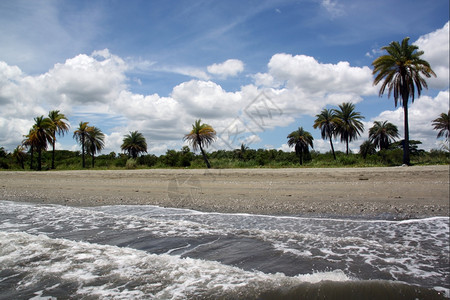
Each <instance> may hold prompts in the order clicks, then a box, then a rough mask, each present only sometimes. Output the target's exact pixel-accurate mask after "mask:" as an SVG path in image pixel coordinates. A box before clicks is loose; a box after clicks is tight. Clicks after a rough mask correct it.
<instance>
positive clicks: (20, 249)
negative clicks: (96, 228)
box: [0, 232, 350, 299]
mask: <svg viewBox="0 0 450 300" xmlns="http://www.w3.org/2000/svg"><path fill="white" fill-rule="evenodd" d="M0 264H1V265H2V267H3V268H5V269H17V268H20V272H23V273H26V274H27V275H26V276H25V278H24V280H22V282H21V283H20V284H19V286H18V287H17V288H18V289H19V290H20V289H21V288H24V287H25V286H30V285H33V284H38V283H39V282H40V281H42V280H43V279H44V278H47V277H48V276H53V277H56V278H60V279H61V281H63V282H74V283H77V286H78V288H77V290H76V293H77V294H78V295H80V296H83V295H90V296H97V297H112V298H126V297H129V298H133V297H138V296H142V295H154V297H155V298H164V299H179V298H189V297H193V296H195V295H201V294H202V293H214V294H213V295H212V296H213V297H214V296H217V297H220V296H224V295H227V293H228V292H230V291H231V292H234V291H235V290H239V289H240V288H245V289H247V288H248V287H249V286H252V287H253V288H254V291H255V292H258V293H259V292H261V291H264V290H265V289H269V288H270V289H272V288H274V287H279V286H292V285H296V284H300V283H304V282H312V283H314V282H319V281H321V280H335V281H346V280H350V278H349V277H347V276H346V275H345V274H344V273H343V272H342V271H333V272H327V273H314V274H309V275H299V276H296V277H288V276H285V275H283V274H280V273H278V274H274V275H271V274H264V273H262V272H257V271H255V272H249V271H244V270H242V269H239V268H236V267H231V266H226V265H223V264H220V263H218V262H211V261H203V260H198V259H191V258H180V257H178V256H170V255H165V254H163V255H155V254H148V253H146V252H143V251H139V250H134V249H129V248H119V247H115V246H105V245H98V244H89V243H86V242H74V241H69V240H65V239H51V238H49V237H47V236H44V235H39V236H34V235H30V234H26V233H5V232H0ZM18 266H20V267H18ZM99 280H100V281H101V282H103V284H102V285H98V281H99ZM208 295H209V294H208ZM37 296H39V295H37ZM209 296H211V295H209Z"/></svg>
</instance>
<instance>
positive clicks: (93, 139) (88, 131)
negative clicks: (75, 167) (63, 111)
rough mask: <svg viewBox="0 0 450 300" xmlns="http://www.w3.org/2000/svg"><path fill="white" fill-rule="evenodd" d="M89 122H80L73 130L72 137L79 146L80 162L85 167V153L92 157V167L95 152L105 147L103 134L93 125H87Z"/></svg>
mask: <svg viewBox="0 0 450 300" xmlns="http://www.w3.org/2000/svg"><path fill="white" fill-rule="evenodd" d="M88 124H89V122H80V124H79V125H78V128H77V129H76V130H75V131H74V132H73V138H74V139H75V140H76V141H77V142H78V144H80V146H81V164H82V167H83V168H85V167H86V160H85V153H88V154H90V155H91V157H92V167H94V164H95V162H94V160H95V154H96V153H97V152H100V151H101V150H102V149H103V148H104V147H105V134H104V133H103V132H102V131H101V130H100V129H99V128H97V127H95V126H89V125H88Z"/></svg>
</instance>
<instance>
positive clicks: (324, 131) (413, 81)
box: [1, 38, 450, 170]
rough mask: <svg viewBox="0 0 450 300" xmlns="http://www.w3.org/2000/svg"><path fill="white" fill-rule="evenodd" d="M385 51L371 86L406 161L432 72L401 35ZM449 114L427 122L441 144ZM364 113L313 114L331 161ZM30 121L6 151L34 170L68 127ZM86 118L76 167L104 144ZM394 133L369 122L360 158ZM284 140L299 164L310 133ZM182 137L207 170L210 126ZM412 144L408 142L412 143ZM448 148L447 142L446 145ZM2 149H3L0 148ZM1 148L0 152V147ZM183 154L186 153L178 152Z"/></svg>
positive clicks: (135, 149) (141, 148)
mask: <svg viewBox="0 0 450 300" xmlns="http://www.w3.org/2000/svg"><path fill="white" fill-rule="evenodd" d="M381 49H382V50H385V51H386V52H387V54H385V55H382V56H380V57H378V58H376V59H375V60H374V61H373V62H372V66H373V75H375V78H374V85H377V84H379V83H381V87H380V91H379V96H380V97H381V96H382V95H383V94H384V93H385V91H386V90H387V91H388V98H389V97H390V96H391V94H392V95H393V97H394V103H395V106H396V107H397V105H398V104H399V103H400V104H401V105H402V108H403V111H404V139H403V140H402V141H401V142H399V145H401V147H402V148H403V164H406V165H409V164H410V153H411V148H412V149H414V147H411V146H410V140H409V123H408V101H409V99H411V101H412V102H414V99H415V94H416V92H417V95H418V96H420V95H421V91H422V89H423V88H428V86H427V83H426V80H425V79H424V78H423V77H422V76H424V77H426V78H430V77H431V76H436V74H435V73H434V71H433V70H432V69H431V66H430V64H429V63H428V62H427V61H425V60H423V59H422V58H421V56H422V55H423V54H424V52H423V51H420V50H419V49H418V47H417V46H416V45H410V44H409V38H405V39H403V40H402V42H401V43H399V42H391V43H390V44H389V45H388V46H385V47H382V48H381ZM449 113H450V110H449V112H448V113H445V112H444V113H442V114H441V115H440V116H439V117H438V118H436V119H435V120H433V123H432V125H433V126H434V129H435V130H438V131H439V132H438V138H439V137H445V139H446V143H448V140H449V132H450V124H449ZM362 119H364V117H363V116H362V115H361V114H360V113H359V112H356V111H355V106H354V104H352V103H349V102H347V103H342V104H341V105H339V106H338V108H335V109H326V108H325V109H323V110H322V111H321V113H320V114H318V115H316V120H315V121H314V125H313V127H314V128H315V129H317V128H319V129H320V130H321V136H322V138H323V139H325V140H329V141H330V148H331V152H332V155H333V158H334V160H336V159H337V158H336V153H335V150H334V146H333V139H337V138H339V139H340V141H341V142H343V143H345V144H346V155H349V143H350V142H352V141H354V140H356V139H357V138H358V137H359V136H360V135H361V132H363V131H364V125H363V123H362V122H361V120H362ZM34 121H35V123H34V125H33V126H32V128H31V129H30V131H29V132H28V134H27V135H25V139H24V140H23V142H22V145H19V146H17V148H16V149H15V150H14V153H13V154H12V156H13V157H15V158H16V159H17V161H18V162H19V163H20V165H21V166H22V168H24V160H25V158H26V155H27V154H26V153H25V149H26V148H28V151H29V153H30V155H31V159H30V169H33V157H34V153H35V151H36V152H37V155H38V157H37V170H41V169H42V152H43V151H45V150H46V149H47V147H48V145H49V144H51V145H52V159H51V169H54V168H55V143H56V135H58V136H62V135H64V134H65V133H67V132H68V130H69V125H68V123H67V121H68V120H67V118H66V117H65V115H64V114H62V113H60V112H59V111H58V110H53V111H50V112H49V115H48V117H44V116H39V117H36V118H35V119H34ZM88 124H89V123H88V122H80V124H79V126H78V128H77V129H76V130H75V131H74V133H73V138H74V139H75V140H76V141H77V142H78V144H79V145H80V146H81V157H82V168H85V167H86V164H85V155H86V154H87V155H90V156H91V158H92V167H94V162H95V160H94V159H95V155H96V154H97V153H99V152H100V151H101V150H102V149H103V148H104V147H105V141H104V139H105V135H104V134H103V132H102V131H101V130H100V129H99V128H97V127H95V126H89V125H88ZM398 137H399V133H398V128H397V127H396V126H395V125H394V124H392V123H389V122H388V121H375V122H374V125H373V127H371V128H370V129H369V139H368V141H366V142H364V143H363V144H362V145H361V147H360V153H361V154H362V156H363V157H366V156H367V155H368V154H371V153H373V152H374V151H375V149H377V148H378V149H379V150H380V151H382V150H386V149H388V148H389V147H390V146H391V145H392V144H394V143H395V141H396V140H395V139H397V138H398ZM287 139H288V141H287V144H288V145H289V146H290V147H294V150H295V153H296V155H297V156H298V159H299V163H300V164H303V161H304V159H305V156H308V155H309V153H310V150H309V148H310V147H311V148H313V147H314V144H313V140H314V139H313V137H312V135H311V133H309V132H307V131H305V130H304V129H303V127H299V128H298V129H297V130H295V131H293V132H291V133H290V134H289V135H288V136H287ZM183 140H184V141H187V142H188V143H189V144H190V145H191V147H192V149H193V150H194V151H197V150H200V153H201V156H202V158H203V161H204V163H205V164H206V166H207V168H211V164H210V162H209V160H208V157H207V155H206V153H205V150H204V149H205V148H206V147H208V146H210V145H211V144H212V143H213V142H214V141H215V140H216V132H215V130H214V129H213V127H212V126H210V125H208V124H202V123H201V120H200V119H199V120H196V121H195V123H194V124H193V125H192V130H191V132H190V133H188V134H186V135H185V136H184V138H183ZM416 145H417V142H415V143H414V144H413V146H416ZM447 147H448V146H447ZM1 149H3V148H1ZM121 150H123V151H124V152H127V153H128V156H129V157H131V158H132V159H134V160H136V158H137V157H138V156H139V155H140V154H141V153H147V142H146V140H145V138H144V136H143V135H142V134H141V133H139V132H138V131H134V132H130V134H128V135H126V136H125V137H124V139H123V144H122V145H121ZM240 150H241V152H242V151H244V150H245V145H242V146H241V149H240ZM3 151H4V150H3ZM183 152H186V151H185V150H183Z"/></svg>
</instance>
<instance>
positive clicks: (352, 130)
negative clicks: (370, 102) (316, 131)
mask: <svg viewBox="0 0 450 300" xmlns="http://www.w3.org/2000/svg"><path fill="white" fill-rule="evenodd" d="M333 112H334V114H335V116H336V119H335V125H336V135H339V136H340V137H341V142H345V144H346V146H347V151H346V154H347V155H348V152H349V151H348V144H349V143H350V142H352V141H353V140H356V139H357V138H358V136H360V135H361V132H362V131H363V130H364V125H363V123H361V121H360V120H362V119H364V117H363V116H361V114H360V113H359V112H356V111H355V105H354V104H353V103H349V102H347V103H342V104H340V105H339V109H333Z"/></svg>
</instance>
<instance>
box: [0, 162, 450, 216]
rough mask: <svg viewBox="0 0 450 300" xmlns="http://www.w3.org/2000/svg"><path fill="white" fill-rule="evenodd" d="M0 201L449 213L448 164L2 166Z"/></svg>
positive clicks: (343, 212) (318, 213)
mask: <svg viewBox="0 0 450 300" xmlns="http://www.w3.org/2000/svg"><path fill="white" fill-rule="evenodd" d="M0 200H10V201H24V202H35V203H47V204H50V203H51V204H62V205H71V206H94V205H126V204H149V205H158V206H163V207H177V208H189V209H195V210H200V211H208V212H211V211H214V212H227V213H254V214H271V215H301V216H319V217H325V216H332V217H334V216H336V217H352V218H354V217H356V218H358V217H361V218H382V219H408V218H422V217H431V216H448V215H449V166H448V165H447V166H413V167H390V168H315V169H307V168H298V169H223V170H220V169H212V170H201V169H198V170H183V169H181V170H178V169H177V170H173V169H170V170H169V169H151V170H108V171H92V170H86V171H47V172H9V171H4V172H0Z"/></svg>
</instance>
